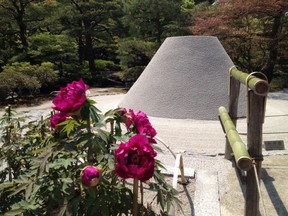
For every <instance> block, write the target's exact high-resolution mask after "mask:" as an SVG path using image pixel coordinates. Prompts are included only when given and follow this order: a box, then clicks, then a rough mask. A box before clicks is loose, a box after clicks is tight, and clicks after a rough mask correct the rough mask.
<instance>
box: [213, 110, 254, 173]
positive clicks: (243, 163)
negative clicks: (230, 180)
mask: <svg viewBox="0 0 288 216" xmlns="http://www.w3.org/2000/svg"><path fill="white" fill-rule="evenodd" d="M218 111H219V117H220V121H221V124H222V126H223V129H224V131H225V133H226V136H227V139H228V141H229V143H230V146H231V148H232V151H233V154H234V158H235V162H236V164H237V167H238V168H239V169H241V170H243V171H248V170H250V169H251V167H252V159H251V157H250V155H249V153H248V151H247V149H246V146H245V144H244V143H243V141H242V139H241V137H240V136H239V133H238V131H237V130H236V127H235V125H234V123H233V122H232V120H231V118H230V116H229V114H228V112H227V110H226V109H225V107H222V106H221V107H219V109H218Z"/></svg>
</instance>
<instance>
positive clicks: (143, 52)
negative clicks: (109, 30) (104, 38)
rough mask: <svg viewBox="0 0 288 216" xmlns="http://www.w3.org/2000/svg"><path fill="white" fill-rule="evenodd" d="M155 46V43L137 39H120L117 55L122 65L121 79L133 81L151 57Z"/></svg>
mask: <svg viewBox="0 0 288 216" xmlns="http://www.w3.org/2000/svg"><path fill="white" fill-rule="evenodd" d="M156 46H157V45H156V44H155V43H152V42H147V41H142V40H137V39H127V40H123V41H121V42H120V44H119V55H118V58H119V59H120V64H121V65H123V66H124V73H123V74H122V77H121V79H122V80H125V81H135V80H136V79H137V78H138V77H139V76H140V74H141V73H142V71H143V70H144V69H145V67H146V65H147V64H148V63H149V61H150V59H151V58H152V57H153V55H154V52H155V50H156V48H155V47H156Z"/></svg>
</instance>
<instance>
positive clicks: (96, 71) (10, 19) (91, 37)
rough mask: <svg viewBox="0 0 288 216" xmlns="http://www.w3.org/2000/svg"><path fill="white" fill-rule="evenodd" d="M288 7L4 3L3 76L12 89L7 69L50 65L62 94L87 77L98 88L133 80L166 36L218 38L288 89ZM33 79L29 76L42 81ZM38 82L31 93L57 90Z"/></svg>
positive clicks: (149, 1) (246, 64) (113, 1)
mask: <svg viewBox="0 0 288 216" xmlns="http://www.w3.org/2000/svg"><path fill="white" fill-rule="evenodd" d="M287 4H288V3H287V1H286V0H263V1H257V0H251V1H240V0H233V1H227V0H221V1H220V0H219V1H216V2H213V1H211V0H210V1H201V0H195V1H194V0H158V1H156V0H141V1H140V0H125V1H123V0H108V1H107V0H88V1H87V0H85V1H84V0H40V1H39V0H37V1H36V0H0V13H1V17H0V75H1V74H2V73H4V75H1V76H3V77H7V78H5V79H7V80H6V82H5V84H6V85H10V86H13V85H14V83H12V82H15V81H13V79H8V77H9V76H7V75H5V74H7V70H8V69H7V68H9V67H10V69H9V74H13V75H11V77H12V76H16V74H17V73H19V70H20V69H19V67H20V68H21V67H24V68H27V67H28V66H27V65H28V64H29V67H30V69H29V70H32V71H34V72H33V73H34V74H37V73H38V72H37V70H39V68H40V67H42V68H43V63H44V65H46V66H47V64H50V66H49V71H50V70H52V71H56V72H57V78H56V80H53V86H54V88H55V89H58V87H59V86H63V85H65V84H66V83H68V82H70V81H72V80H75V79H79V78H80V77H82V78H83V79H85V81H86V82H87V83H88V84H89V85H98V86H99V85H102V86H103V85H107V84H109V82H111V80H114V81H113V82H112V84H115V83H119V82H125V81H132V82H133V81H135V80H136V79H137V78H138V76H139V75H140V74H141V73H142V71H143V69H144V68H145V66H146V65H147V64H148V62H149V61H150V59H151V58H152V56H153V55H154V53H155V51H156V50H157V49H158V48H159V46H160V45H161V43H162V42H163V41H164V39H165V38H166V37H170V36H181V35H187V34H192V35H215V36H217V37H218V38H219V39H220V41H221V43H222V44H223V45H224V47H225V49H226V51H227V52H228V54H229V55H230V57H231V58H232V60H233V62H234V63H235V64H236V65H237V66H238V67H239V68H240V69H241V70H243V71H247V72H252V71H255V70H257V71H262V72H264V73H265V74H266V75H267V76H268V78H269V81H271V80H272V78H273V77H275V74H277V75H278V77H277V78H276V79H274V80H275V81H277V82H275V83H276V84H277V86H278V87H281V88H283V87H287V86H288V84H287V74H288V65H287V64H288V63H287V62H288V61H287V60H288V51H287V50H288V49H287V44H288V40H287V26H288V6H287ZM207 61H209V59H207ZM15 64H16V65H17V69H16V68H15V67H16V66H15ZM42 71H43V70H42ZM43 73H44V71H43ZM47 73H50V72H47ZM53 73H54V72H53ZM31 74H32V72H31V73H28V74H25V76H28V77H29V76H31V77H34V78H35V79H39V77H38V78H37V77H36V76H34V75H33V76H32V75H31ZM18 75H19V74H18ZM22 75H23V74H22ZM115 75H117V76H115ZM19 76H20V75H19ZM11 77H9V78H11ZM34 78H32V79H31V88H32V86H34V87H33V88H36V86H37V89H39V90H37V91H36V90H35V91H34V90H33V91H32V90H31V89H30V90H29V91H27V89H26V87H25V86H23V89H26V90H25V94H36V93H37V92H39V91H44V90H45V85H46V86H49V85H48V84H44V83H43V82H40V81H39V80H38V81H36V80H34ZM22 80H24V79H22ZM47 82H48V81H47ZM33 83H34V84H33ZM36 83H39V85H38V84H37V85H36ZM40 83H41V84H40ZM272 83H273V82H272ZM110 84H111V83H110ZM19 85H20V84H19ZM21 85H24V83H23V84H21ZM28 85H29V84H28ZM50 87H51V85H50ZM21 88H22V87H21ZM33 88H32V89H33ZM5 89H6V88H4V90H3V88H1V91H5ZM7 89H8V88H7ZM46 90H47V89H46ZM49 90H53V89H49ZM11 91H12V90H11V88H9V90H7V93H6V94H12V92H11ZM13 91H14V90H13ZM17 91H19V90H17ZM18 94H19V93H18ZM20 95H21V93H20Z"/></svg>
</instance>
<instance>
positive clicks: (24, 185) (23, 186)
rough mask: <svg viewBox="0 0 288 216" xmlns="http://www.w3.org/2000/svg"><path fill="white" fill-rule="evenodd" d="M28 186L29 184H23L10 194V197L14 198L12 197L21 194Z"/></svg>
mask: <svg viewBox="0 0 288 216" xmlns="http://www.w3.org/2000/svg"><path fill="white" fill-rule="evenodd" d="M27 185H28V184H22V185H21V186H19V187H16V189H15V190H14V191H13V192H12V193H11V194H9V195H8V197H12V196H14V195H16V194H18V193H19V192H21V191H22V190H25V189H26V187H27Z"/></svg>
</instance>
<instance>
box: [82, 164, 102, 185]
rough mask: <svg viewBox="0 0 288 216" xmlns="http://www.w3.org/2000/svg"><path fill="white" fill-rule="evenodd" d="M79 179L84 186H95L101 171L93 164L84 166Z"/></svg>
mask: <svg viewBox="0 0 288 216" xmlns="http://www.w3.org/2000/svg"><path fill="white" fill-rule="evenodd" d="M80 175H81V180H82V183H83V184H84V185H85V186H86V187H94V186H96V185H97V184H98V183H99V181H100V177H101V171H100V170H99V168H98V167H95V166H86V167H84V169H83V170H82V171H81V174H80Z"/></svg>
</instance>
